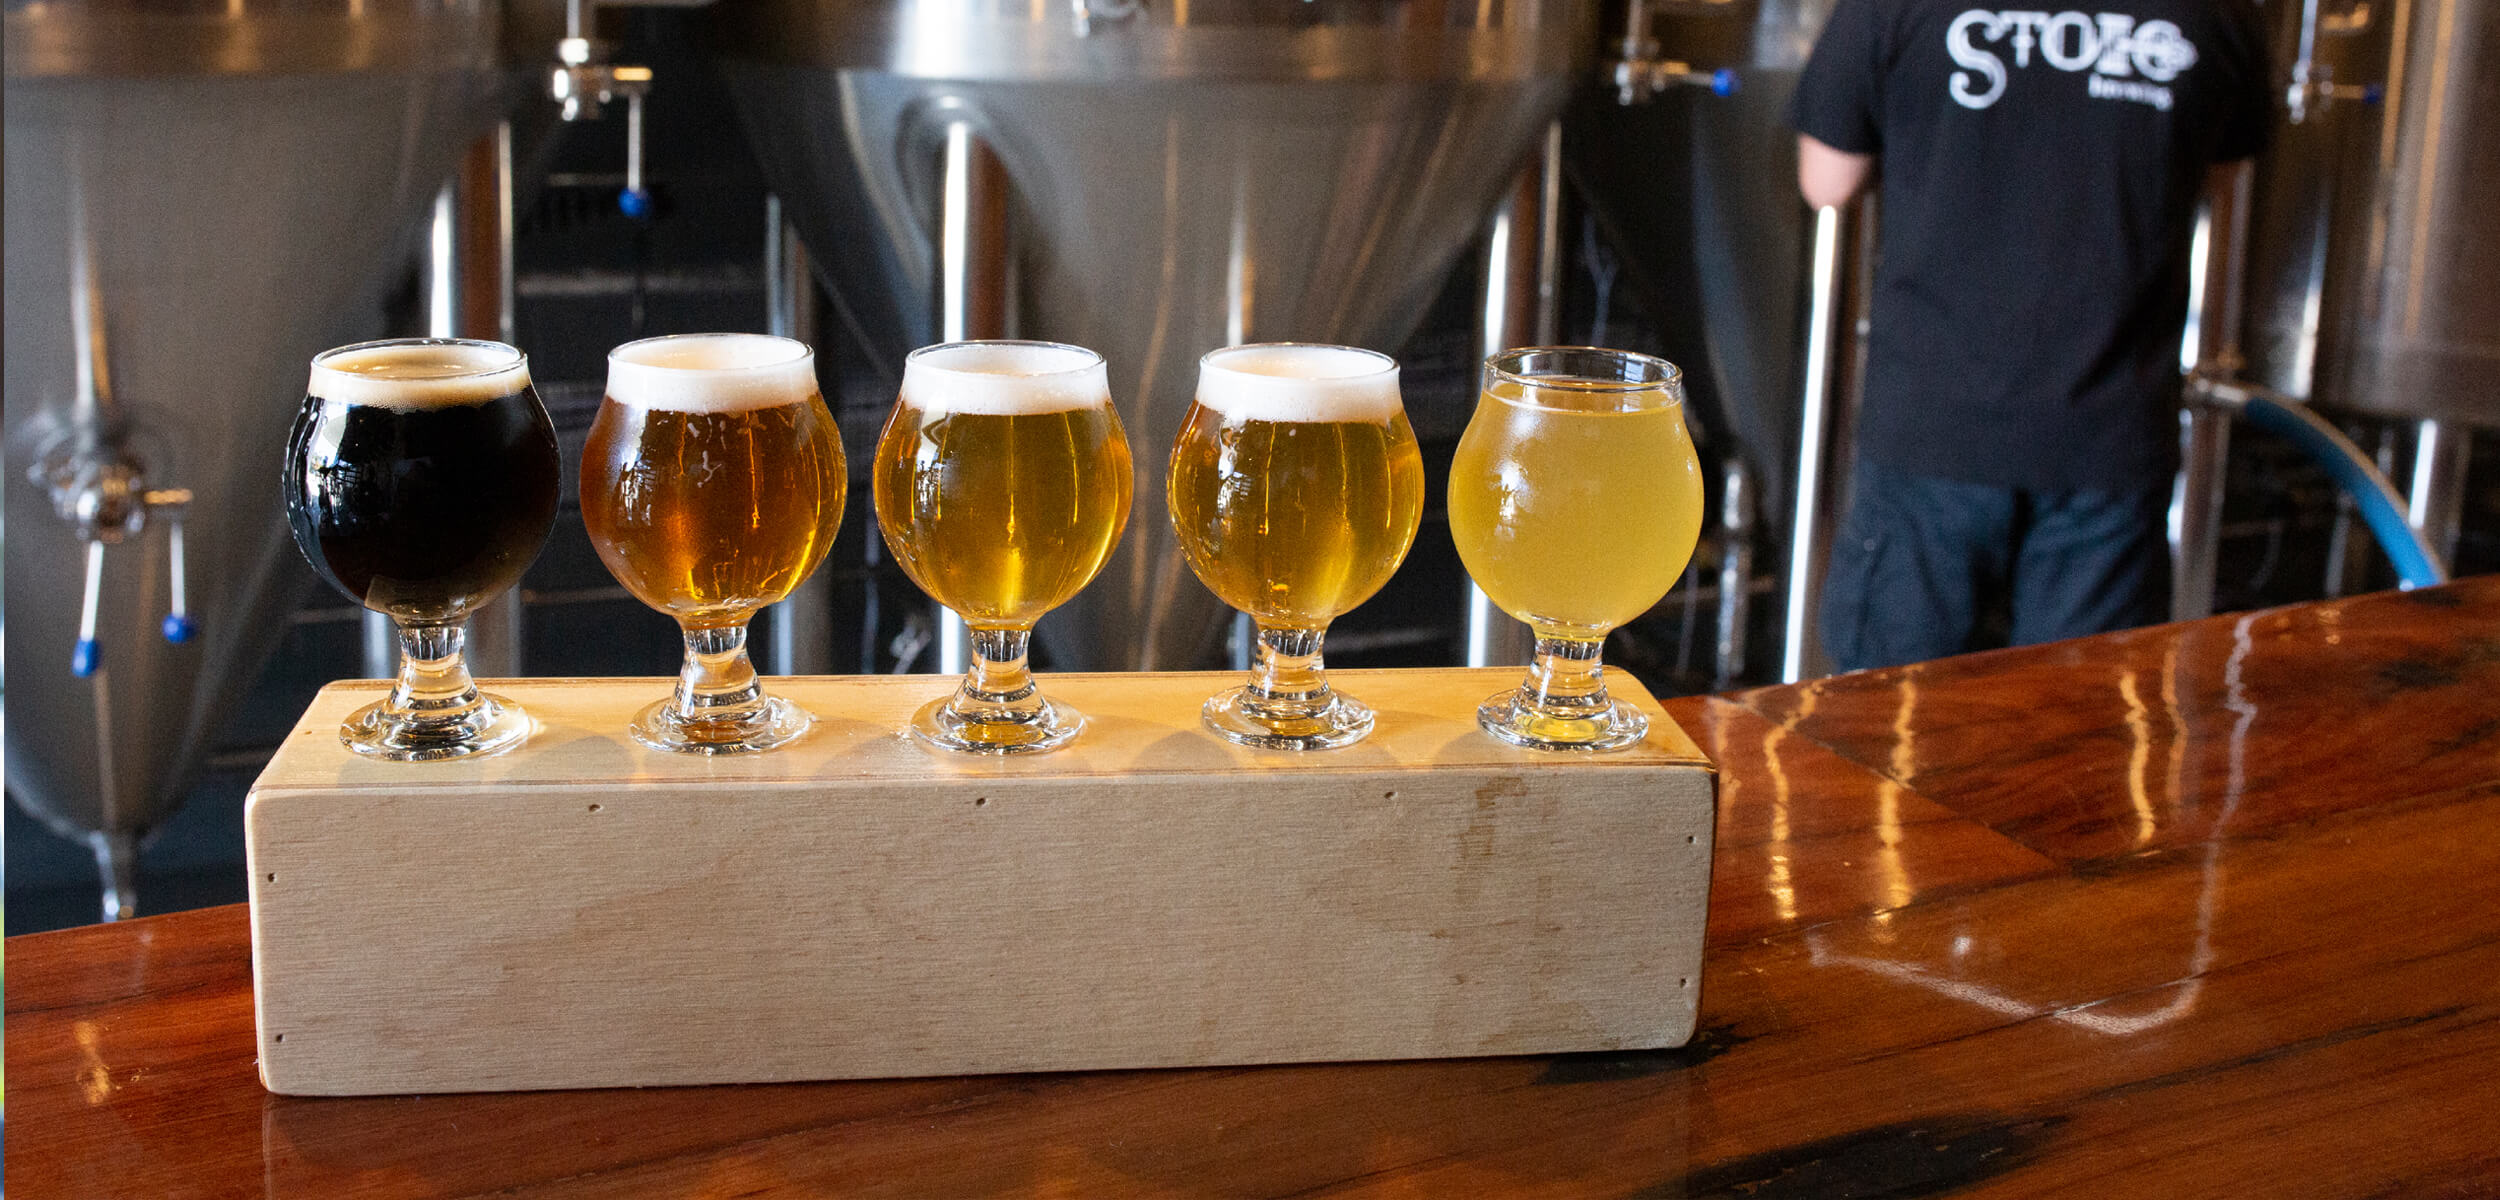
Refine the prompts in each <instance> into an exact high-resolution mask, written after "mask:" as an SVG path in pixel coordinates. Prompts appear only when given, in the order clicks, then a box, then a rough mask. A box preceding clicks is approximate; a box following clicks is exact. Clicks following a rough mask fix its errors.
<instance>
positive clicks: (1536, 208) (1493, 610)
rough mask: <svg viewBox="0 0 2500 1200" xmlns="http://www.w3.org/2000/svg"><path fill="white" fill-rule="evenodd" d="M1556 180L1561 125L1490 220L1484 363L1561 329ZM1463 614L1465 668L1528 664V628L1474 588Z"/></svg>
mask: <svg viewBox="0 0 2500 1200" xmlns="http://www.w3.org/2000/svg"><path fill="white" fill-rule="evenodd" d="M1562 174H1563V172H1562V123H1561V122H1560V121H1555V122H1552V123H1549V124H1548V125H1547V126H1546V127H1545V136H1544V137H1543V138H1542V139H1541V140H1540V141H1539V143H1538V146H1537V153H1536V156H1535V157H1534V158H1531V159H1530V160H1529V161H1528V165H1527V166H1526V167H1525V168H1524V169H1522V170H1521V171H1520V173H1519V178H1518V180H1517V182H1515V183H1514V184H1512V186H1511V192H1510V197H1509V199H1507V200H1505V201H1503V203H1502V207H1501V208H1500V209H1498V210H1496V211H1495V212H1494V214H1493V227H1492V236H1491V237H1490V238H1488V239H1487V244H1486V252H1485V271H1484V335H1483V338H1482V346H1481V350H1482V352H1483V353H1484V354H1485V355H1486V356H1488V357H1490V356H1492V355H1495V354H1500V353H1501V352H1503V351H1504V350H1512V349H1517V348H1520V347H1523V346H1545V345H1551V344H1553V342H1554V340H1555V328H1556V326H1557V325H1558V324H1559V323H1560V313H1559V306H1558V304H1557V298H1558V294H1559V287H1560V279H1561V270H1562V266H1561V262H1562V255H1561V252H1560V248H1559V246H1560V241H1561V220H1562ZM1465 606H1466V607H1465V615H1466V628H1467V633H1466V641H1465V643H1464V645H1465V655H1466V663H1467V665H1468V666H1471V667H1507V666H1517V665H1520V664H1523V663H1526V662H1527V661H1528V658H1529V656H1530V654H1531V652H1532V651H1533V650H1534V649H1535V639H1534V638H1533V637H1531V636H1530V635H1529V632H1528V627H1527V626H1526V625H1525V624H1522V623H1521V622H1518V621H1514V620H1512V619H1511V618H1510V615H1509V614H1508V613H1505V612H1503V611H1502V610H1501V609H1500V608H1498V607H1496V606H1495V605H1494V603H1493V601H1492V599H1491V598H1490V597H1488V596H1486V595H1485V594H1484V590H1483V589H1482V588H1479V587H1477V586H1476V585H1475V582H1474V581H1473V580H1470V581H1468V583H1467V591H1466V599H1465Z"/></svg>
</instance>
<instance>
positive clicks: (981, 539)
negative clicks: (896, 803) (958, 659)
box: [873, 342, 1130, 753]
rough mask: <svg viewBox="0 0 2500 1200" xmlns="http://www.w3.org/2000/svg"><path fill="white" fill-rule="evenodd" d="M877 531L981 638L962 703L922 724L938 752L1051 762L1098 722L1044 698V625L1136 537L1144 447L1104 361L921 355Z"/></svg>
mask: <svg viewBox="0 0 2500 1200" xmlns="http://www.w3.org/2000/svg"><path fill="white" fill-rule="evenodd" d="M873 482H874V485H875V494H876V505H877V526H878V528H879V529H880V530H882V531H883V532H884V534H885V541H886V546H887V548H889V549H890V550H892V551H893V553H894V559H895V561H896V562H898V563H900V564H901V565H902V568H903V573H904V574H906V575H909V576H910V577H911V580H912V582H913V583H916V584H919V585H920V588H921V590H922V591H925V592H927V593H928V594H929V596H930V598H932V599H934V600H936V601H937V602H938V603H940V604H943V605H945V606H946V607H948V608H950V609H953V610H954V611H955V613H956V614H957V615H958V616H961V617H962V618H963V620H964V623H965V624H966V625H967V626H970V627H971V629H972V632H973V649H974V656H973V664H972V670H971V673H970V675H969V676H968V677H967V678H966V680H965V682H964V686H963V688H962V690H960V691H958V692H957V693H956V695H955V696H954V697H953V698H952V699H950V700H945V701H940V702H938V703H935V704H932V705H931V706H929V707H928V708H926V709H923V710H922V711H921V713H920V715H919V716H918V717H915V718H914V723H913V730H914V732H915V733H916V734H918V735H919V736H921V737H922V738H923V739H924V740H927V741H929V742H931V743H932V744H935V745H939V746H942V747H945V748H947V749H954V750H973V751H983V752H995V753H1013V752H1019V751H1032V750H1047V749H1050V748H1052V747H1054V746H1058V745H1061V744H1063V743H1065V742H1066V741H1067V740H1068V739H1069V738H1071V737H1074V736H1075V735H1076V732H1077V730H1078V728H1080V727H1081V725H1082V722H1083V718H1082V717H1081V716H1080V715H1078V714H1076V713H1075V712H1073V711H1072V710H1069V709H1067V708H1065V707H1064V706H1054V705H1052V704H1050V703H1049V702H1048V701H1045V700H1042V699H1041V698H1040V696H1039V695H1038V693H1036V692H1035V691H1034V690H1033V687H1032V682H1031V679H1032V677H1031V675H1030V673H1029V672H1028V671H1027V670H1026V669H1025V663H1024V656H1025V650H1026V647H1027V644H1028V641H1029V639H1030V637H1031V634H1032V629H1033V623H1034V622H1035V621H1037V620H1039V619H1041V616H1042V614H1044V613H1047V612H1049V611H1050V610H1051V609H1054V608H1057V607H1058V606H1060V605H1061V604H1064V603H1066V602H1067V601H1068V600H1069V599H1070V598H1071V597H1073V596H1075V595H1076V593H1077V592H1078V591H1079V590H1080V589H1082V588H1083V587H1084V586H1085V585H1086V583H1087V582H1089V581H1091V580H1092V579H1093V578H1094V575H1095V573H1096V572H1098V571H1100V570H1102V566H1103V563H1104V562H1105V561H1106V560H1108V559H1109V558H1110V557H1111V550H1112V547H1113V546H1115V545H1117V544H1118V542H1119V540H1120V530H1121V529H1122V528H1123V527H1125V526H1126V525H1127V524H1128V508H1129V499H1130V463H1129V450H1128V438H1127V436H1126V435H1125V434H1124V433H1123V432H1122V431H1121V428H1120V418H1119V414H1118V412H1117V411H1115V410H1114V409H1113V408H1112V406H1111V387H1110V378H1109V374H1108V372H1107V371H1106V370H1105V368H1104V366H1103V361H1102V357H1101V356H1100V355H1098V354H1095V353H1094V352H1093V351H1091V350H1086V349H1083V348H1081V347H1077V346H1064V345H1060V344H1057V343H1054V342H954V343H949V344H946V345H941V346H928V347H924V348H922V349H919V350H915V351H913V352H912V354H911V356H910V358H908V359H907V360H905V364H904V368H903V387H902V395H901V396H900V397H899V398H898V399H897V400H896V402H895V405H894V413H893V415H892V416H891V417H889V418H888V419H887V421H886V426H885V432H884V433H883V434H882V435H880V436H879V438H878V439H877V460H876V467H875V470H874V472H873Z"/></svg>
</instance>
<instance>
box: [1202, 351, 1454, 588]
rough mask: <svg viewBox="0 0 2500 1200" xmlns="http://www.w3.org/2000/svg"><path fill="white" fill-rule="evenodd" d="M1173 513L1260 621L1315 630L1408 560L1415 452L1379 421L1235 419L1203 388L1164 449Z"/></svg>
mask: <svg viewBox="0 0 2500 1200" xmlns="http://www.w3.org/2000/svg"><path fill="white" fill-rule="evenodd" d="M1171 501H1172V524H1173V526H1174V528H1175V529H1177V530H1178V531H1179V533H1180V544H1181V550H1182V552H1183V553H1185V554H1187V555H1188V556H1189V565H1190V567H1191V568H1192V569H1194V570H1195V571H1197V573H1198V578H1199V579H1200V580H1201V581H1203V582H1204V583H1205V584H1206V585H1207V589H1208V590H1209V591H1212V592H1214V593H1215V594H1216V595H1217V596H1219V597H1221V598H1222V599H1223V601H1224V603H1226V604H1229V605H1231V606H1233V607H1234V608H1237V609H1240V610H1241V611H1243V612H1246V613H1248V614H1250V616H1251V618H1252V619H1253V620H1256V621H1257V622H1259V623H1260V624H1261V625H1265V626H1270V627H1273V628H1279V629H1317V628H1321V627H1324V626H1326V625H1327V624H1328V622H1330V621H1331V620H1333V619H1335V618H1337V617H1339V616H1342V615H1344V614H1345V613H1346V612H1348V611H1350V610H1351V609H1353V608H1354V607H1355V606H1356V605H1359V604H1361V603H1362V602H1364V601H1365V600H1369V599H1371V597H1372V594H1373V593H1375V592H1378V591H1379V590H1380V588H1381V586H1382V585H1383V584H1386V583H1388V582H1389V577H1390V576H1391V575H1394V574H1396V573H1397V569H1398V564H1399V563H1401V562H1403V561H1405V558H1406V551H1407V548H1408V547H1410V546H1412V545H1414V543H1415V527H1416V524H1417V522H1418V521H1419V520H1420V519H1421V517H1422V515H1423V507H1424V460H1423V454H1422V453H1421V452H1420V451H1419V450H1417V449H1416V446H1415V430H1414V428H1413V427H1412V426H1410V425H1409V424H1407V420H1406V414H1405V413H1404V412H1403V411H1392V412H1390V413H1389V414H1388V416H1387V419H1385V420H1365V419H1359V418H1358V419H1354V420H1333V421H1300V420H1292V421H1272V420H1261V419H1258V418H1256V417H1253V418H1250V419H1237V418H1236V417H1233V416H1230V415H1227V414H1226V413H1224V412H1222V411H1219V410H1217V409H1214V408H1209V407H1208V406H1207V405H1206V403H1205V401H1204V400H1203V399H1202V400H1200V402H1199V403H1197V404H1194V405H1192V406H1191V407H1190V410H1189V420H1188V423H1187V424H1186V425H1184V426H1182V428H1181V436H1180V442H1179V444H1178V445H1176V446H1174V447H1173V450H1172V476H1171Z"/></svg>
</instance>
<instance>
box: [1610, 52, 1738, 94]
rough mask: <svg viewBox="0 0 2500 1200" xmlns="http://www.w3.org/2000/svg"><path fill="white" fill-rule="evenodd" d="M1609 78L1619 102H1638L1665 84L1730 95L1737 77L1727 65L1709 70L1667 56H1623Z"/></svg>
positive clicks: (1660, 89)
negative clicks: (1649, 57)
mask: <svg viewBox="0 0 2500 1200" xmlns="http://www.w3.org/2000/svg"><path fill="white" fill-rule="evenodd" d="M1611 82H1612V83H1613V84H1614V85H1615V99H1616V100H1617V101H1618V102H1620V103H1623V104H1627V105H1629V104H1638V103H1640V102H1641V101H1643V100H1647V99H1649V98H1650V97H1652V96H1656V95H1659V94H1660V93H1663V92H1665V91H1667V90H1668V89H1669V88H1677V87H1698V88H1707V89H1709V91H1710V94H1711V95H1713V96H1721V97H1725V96H1733V95H1735V94H1736V90H1737V87H1738V81H1737V78H1736V72H1735V71H1734V70H1732V69H1730V68H1727V67H1720V68H1718V69H1717V70H1713V71H1703V70H1698V69H1696V68H1694V67H1693V66H1692V64H1690V63H1683V62H1677V61H1674V60H1672V59H1668V60H1651V59H1626V60H1623V61H1621V62H1618V63H1616V64H1615V65H1614V75H1613V78H1612V80H1611Z"/></svg>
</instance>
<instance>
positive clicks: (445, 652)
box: [382, 622, 478, 725]
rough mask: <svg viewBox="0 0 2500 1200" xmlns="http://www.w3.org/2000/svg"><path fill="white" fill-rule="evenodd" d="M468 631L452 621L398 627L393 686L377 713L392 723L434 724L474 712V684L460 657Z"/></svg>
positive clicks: (467, 666) (475, 703)
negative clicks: (396, 721) (396, 663)
mask: <svg viewBox="0 0 2500 1200" xmlns="http://www.w3.org/2000/svg"><path fill="white" fill-rule="evenodd" d="M467 640H468V630H467V628H466V627H465V626H462V625H460V624H459V623H458V622H443V623H440V624H429V625H410V624H406V623H404V622H403V623H401V624H400V626H399V682H398V683H397V684H395V685H393V686H392V688H391V698H390V699H389V700H386V701H384V702H383V705H382V712H383V714H384V715H385V716H387V717H389V718H392V719H394V720H400V721H412V722H417V723H419V724H426V725H438V724H444V723H448V722H452V721H458V720H461V719H463V718H465V717H467V716H468V715H469V714H470V713H473V712H476V711H477V705H478V699H477V683H476V681H474V680H472V679H470V678H469V664H468V662H467V661H466V660H465V659H463V658H462V657H461V655H460V647H461V645H462V644H463V643H464V642H466V641H467Z"/></svg>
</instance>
